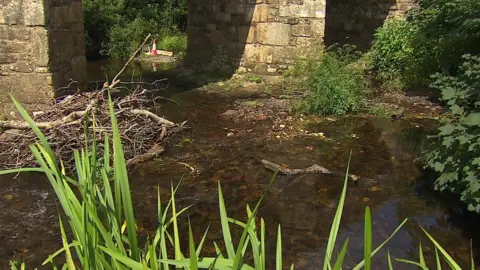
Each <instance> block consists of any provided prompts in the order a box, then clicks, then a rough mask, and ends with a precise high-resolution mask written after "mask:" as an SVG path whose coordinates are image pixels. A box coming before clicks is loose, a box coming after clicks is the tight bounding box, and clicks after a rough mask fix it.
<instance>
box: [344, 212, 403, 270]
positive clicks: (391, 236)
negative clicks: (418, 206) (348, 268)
mask: <svg viewBox="0 0 480 270" xmlns="http://www.w3.org/2000/svg"><path fill="white" fill-rule="evenodd" d="M407 221H408V219H407V218H406V219H404V220H403V222H402V223H400V225H398V226H397V228H396V229H395V230H394V231H393V232H392V234H390V236H389V237H388V238H387V239H385V241H383V242H382V243H381V244H380V245H379V246H378V247H377V248H376V249H374V250H373V251H372V257H373V256H374V255H375V254H377V252H378V251H379V250H380V249H381V248H382V247H383V246H384V245H386V244H387V243H388V241H390V240H391V239H392V238H393V237H394V236H395V234H397V232H398V231H399V230H400V229H401V228H402V227H403V225H405V223H406V222H407ZM364 264H365V261H364V260H362V261H361V262H360V263H358V264H357V265H356V266H355V267H354V268H353V270H359V269H361V268H362V267H363V265H364Z"/></svg>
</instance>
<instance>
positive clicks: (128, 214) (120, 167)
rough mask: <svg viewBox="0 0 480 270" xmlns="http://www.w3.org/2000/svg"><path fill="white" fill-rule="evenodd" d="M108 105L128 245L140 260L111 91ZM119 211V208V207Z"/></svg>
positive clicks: (125, 168) (115, 175) (133, 256)
mask: <svg viewBox="0 0 480 270" xmlns="http://www.w3.org/2000/svg"><path fill="white" fill-rule="evenodd" d="M108 107H109V109H110V118H111V121H112V132H113V152H114V167H115V170H114V178H115V182H117V181H118V182H120V188H121V195H122V201H123V207H124V210H125V219H126V222H127V232H128V242H129V243H128V245H129V247H130V249H131V256H132V258H133V259H134V260H135V261H139V260H140V258H139V249H138V241H137V231H136V228H135V216H134V212H133V204H132V197H131V191H130V184H129V182H128V174H127V166H126V162H125V155H124V152H123V147H122V141H121V138H120V131H119V130H118V124H117V118H116V116H115V110H114V109H113V102H112V97H111V95H110V92H109V93H108ZM118 211H119V209H118Z"/></svg>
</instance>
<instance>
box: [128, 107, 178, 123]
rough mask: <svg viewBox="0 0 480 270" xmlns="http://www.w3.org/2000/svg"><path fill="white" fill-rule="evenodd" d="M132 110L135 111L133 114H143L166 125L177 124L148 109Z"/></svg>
mask: <svg viewBox="0 0 480 270" xmlns="http://www.w3.org/2000/svg"><path fill="white" fill-rule="evenodd" d="M130 112H131V113H133V114H137V115H143V116H146V117H149V118H150V119H152V120H154V121H156V122H157V123H159V124H164V125H166V126H174V125H175V123H173V122H171V121H168V120H167V119H165V118H162V117H160V116H158V115H156V114H154V113H152V112H149V111H147V110H142V109H133V110H131V111H130Z"/></svg>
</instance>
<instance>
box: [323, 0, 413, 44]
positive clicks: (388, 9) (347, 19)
mask: <svg viewBox="0 0 480 270" xmlns="http://www.w3.org/2000/svg"><path fill="white" fill-rule="evenodd" d="M415 4H416V1H415V0H327V16H326V22H325V23H326V26H325V43H326V44H327V45H331V44H334V43H340V44H353V45H356V46H357V47H358V48H360V49H362V50H366V49H368V48H370V45H371V42H372V38H373V35H374V33H375V30H376V29H377V28H378V27H380V26H382V25H383V23H384V22H385V20H387V19H389V18H392V17H395V16H403V15H404V14H405V12H406V11H408V10H409V9H410V8H412V7H413V6H414V5H415Z"/></svg>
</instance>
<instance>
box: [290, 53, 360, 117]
mask: <svg viewBox="0 0 480 270" xmlns="http://www.w3.org/2000/svg"><path fill="white" fill-rule="evenodd" d="M359 58H360V54H359V53H358V52H357V51H355V50H352V49H351V47H350V46H346V47H342V48H336V47H333V48H329V49H327V50H326V51H325V52H324V53H322V55H320V56H318V55H317V56H315V57H308V58H306V59H304V60H301V61H299V62H298V64H297V67H296V68H295V69H294V71H292V72H291V73H290V74H293V75H294V76H299V77H300V78H301V77H302V75H301V74H308V75H307V78H306V79H305V80H299V82H300V83H299V86H300V87H304V88H306V89H307V90H308V93H307V95H306V96H305V97H304V98H303V99H302V100H300V101H299V102H298V103H297V104H296V105H295V109H296V110H298V111H300V112H305V113H313V114H320V115H344V114H346V113H347V112H352V111H356V110H358V109H359V108H360V107H361V106H362V104H363V102H364V92H365V89H366V87H365V80H364V78H363V70H362V69H360V68H358V67H356V66H355V64H354V63H355V61H356V60H358V59H359Z"/></svg>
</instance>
